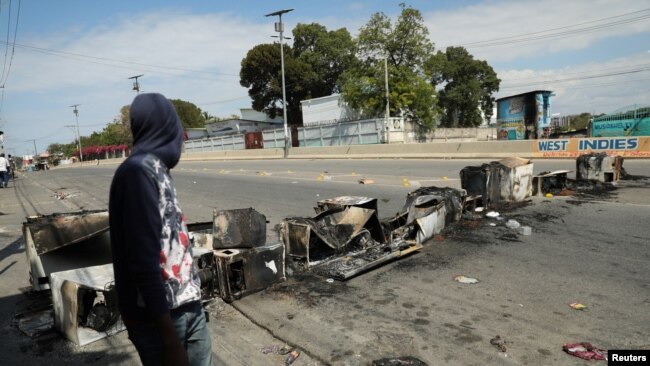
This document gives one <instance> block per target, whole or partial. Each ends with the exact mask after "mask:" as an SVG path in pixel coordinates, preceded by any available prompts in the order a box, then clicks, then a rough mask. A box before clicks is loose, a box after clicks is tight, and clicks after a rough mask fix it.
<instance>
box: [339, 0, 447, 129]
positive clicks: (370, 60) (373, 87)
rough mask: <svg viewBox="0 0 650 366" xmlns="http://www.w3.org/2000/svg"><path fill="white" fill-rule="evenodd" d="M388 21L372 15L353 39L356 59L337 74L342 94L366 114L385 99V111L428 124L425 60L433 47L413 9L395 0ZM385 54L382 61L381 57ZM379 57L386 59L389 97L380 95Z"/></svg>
mask: <svg viewBox="0 0 650 366" xmlns="http://www.w3.org/2000/svg"><path fill="white" fill-rule="evenodd" d="M400 7H401V8H402V12H401V14H400V16H399V17H398V19H397V21H396V22H395V24H394V25H393V24H392V22H391V20H390V19H389V18H388V17H387V16H386V15H385V14H383V13H375V14H373V15H372V17H371V18H370V20H369V21H368V23H367V24H366V25H365V26H363V27H362V28H361V29H360V31H359V36H358V38H357V41H356V45H357V47H356V48H357V55H358V57H359V59H360V62H359V63H358V64H357V65H355V66H354V67H351V68H350V69H348V70H347V71H346V72H345V73H344V74H343V76H342V78H343V85H342V92H343V98H344V100H345V101H346V102H347V103H348V104H349V105H350V106H351V107H353V108H355V109H357V110H361V111H362V114H363V115H364V116H366V117H377V116H381V115H383V113H384V111H385V108H386V103H387V102H389V107H390V114H391V115H397V114H401V115H405V116H406V117H407V118H410V119H413V120H415V121H418V122H420V123H422V124H423V125H425V126H430V127H433V125H434V121H435V116H436V92H435V89H434V88H433V86H432V85H431V84H430V83H429V82H428V81H429V79H430V75H428V74H426V73H425V71H426V68H425V63H426V62H427V60H428V59H429V58H430V55H431V54H432V52H433V50H434V45H433V43H432V42H431V41H430V40H429V31H428V30H427V28H426V26H425V25H424V21H423V19H422V14H421V13H420V11H419V10H416V9H413V8H412V7H409V6H406V5H405V4H400ZM384 60H386V61H384ZM385 63H387V64H388V65H387V66H388V67H387V68H388V84H389V88H388V89H389V99H388V101H387V100H386V98H385V81H384V79H385V70H384V69H385Z"/></svg>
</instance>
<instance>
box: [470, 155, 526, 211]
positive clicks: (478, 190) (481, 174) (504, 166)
mask: <svg viewBox="0 0 650 366" xmlns="http://www.w3.org/2000/svg"><path fill="white" fill-rule="evenodd" d="M460 181H461V187H462V188H463V189H465V190H466V191H467V194H468V195H470V196H480V197H481V200H482V202H483V206H486V207H489V206H490V205H492V204H498V203H499V202H502V201H503V202H520V201H523V200H525V199H526V198H528V197H530V196H531V195H532V192H533V185H532V183H533V164H532V163H531V162H530V160H528V159H522V158H506V159H502V160H499V161H493V162H491V163H489V164H483V165H481V166H467V167H465V168H463V169H461V171H460Z"/></svg>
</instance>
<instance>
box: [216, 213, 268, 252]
mask: <svg viewBox="0 0 650 366" xmlns="http://www.w3.org/2000/svg"><path fill="white" fill-rule="evenodd" d="M212 236H213V238H212V247H213V248H214V249H228V248H254V247H260V246H264V244H265V243H266V216H264V215H263V214H261V213H259V212H257V211H256V210H254V209H252V208H243V209H234V210H223V211H214V227H213V230H212Z"/></svg>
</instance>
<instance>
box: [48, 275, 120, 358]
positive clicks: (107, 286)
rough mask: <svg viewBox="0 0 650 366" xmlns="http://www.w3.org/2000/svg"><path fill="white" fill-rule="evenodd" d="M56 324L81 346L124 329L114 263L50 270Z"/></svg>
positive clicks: (58, 328)
mask: <svg viewBox="0 0 650 366" xmlns="http://www.w3.org/2000/svg"><path fill="white" fill-rule="evenodd" d="M51 291H52V303H53V306H54V326H55V328H56V329H57V330H58V331H60V332H61V333H63V334H64V335H65V336H66V338H68V339H69V340H70V341H72V342H74V343H75V344H77V345H79V346H83V345H86V344H88V343H91V342H94V341H96V340H99V339H102V338H105V337H107V336H109V335H111V334H114V333H117V332H119V331H121V330H124V329H125V328H124V324H123V323H122V321H121V318H120V314H119V310H118V306H117V293H116V290H115V286H114V276H113V265H112V264H106V265H102V266H92V267H85V268H79V269H73V270H69V271H62V272H55V273H52V274H51Z"/></svg>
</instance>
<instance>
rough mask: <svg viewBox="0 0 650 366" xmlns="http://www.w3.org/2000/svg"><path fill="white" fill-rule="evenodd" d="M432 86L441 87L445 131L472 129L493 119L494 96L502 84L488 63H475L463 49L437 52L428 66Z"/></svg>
mask: <svg viewBox="0 0 650 366" xmlns="http://www.w3.org/2000/svg"><path fill="white" fill-rule="evenodd" d="M427 67H428V70H429V73H430V74H431V75H432V76H431V83H432V84H433V85H434V86H441V87H442V89H441V90H440V92H439V103H440V104H439V105H440V108H441V110H442V112H443V113H442V118H441V124H442V126H444V127H474V126H478V125H480V124H481V123H483V122H484V119H483V117H482V116H481V111H483V114H484V115H485V119H486V120H488V121H489V120H490V117H492V110H493V106H494V101H495V99H494V97H493V93H494V92H496V91H498V90H499V83H500V81H501V80H499V78H497V74H496V72H494V70H493V69H492V67H491V66H490V65H488V63H487V62H485V61H481V60H475V59H474V56H472V55H471V54H470V53H469V52H467V50H466V49H465V48H463V47H447V50H446V51H445V52H441V51H438V53H436V55H435V56H433V57H431V58H430V59H429V61H428V63H427Z"/></svg>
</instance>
